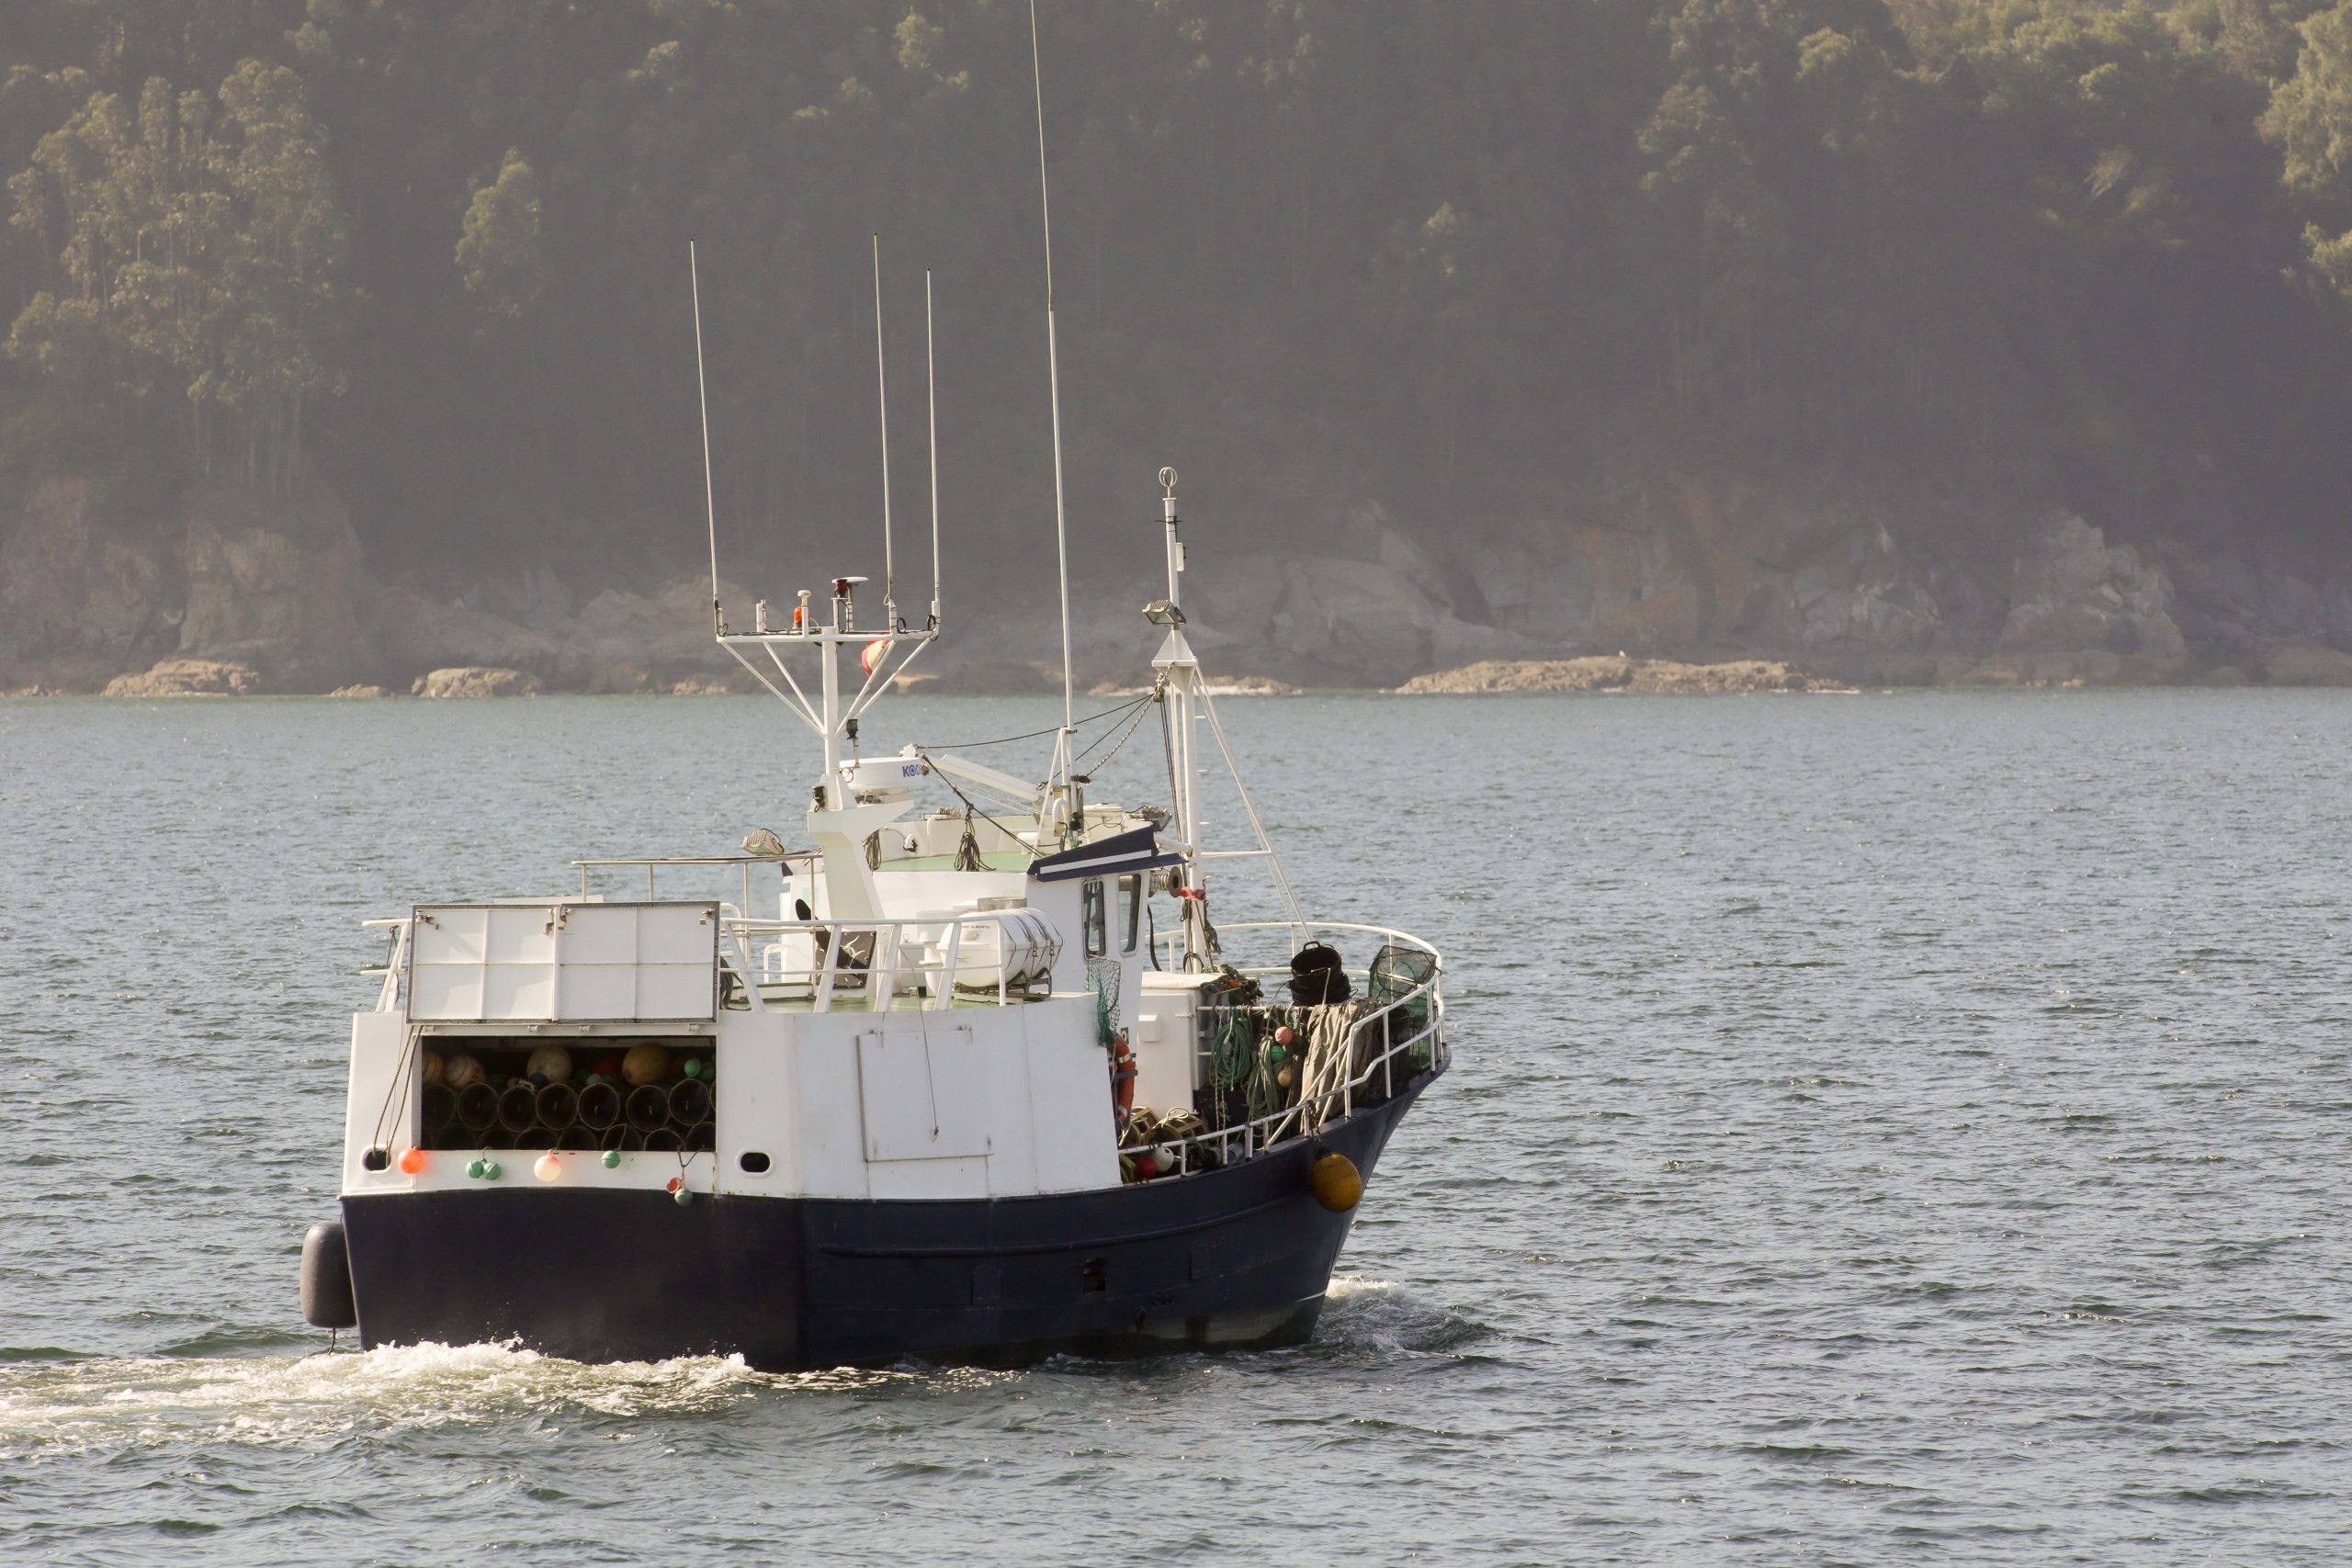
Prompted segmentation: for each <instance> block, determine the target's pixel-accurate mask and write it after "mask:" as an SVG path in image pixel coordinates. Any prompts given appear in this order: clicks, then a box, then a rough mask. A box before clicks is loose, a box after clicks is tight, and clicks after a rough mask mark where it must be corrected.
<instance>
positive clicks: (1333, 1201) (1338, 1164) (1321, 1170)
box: [1306, 1154, 1363, 1214]
mask: <svg viewBox="0 0 2352 1568" xmlns="http://www.w3.org/2000/svg"><path fill="white" fill-rule="evenodd" d="M1306 1182H1307V1185H1308V1186H1309V1187H1311V1188H1313V1189H1314V1190H1315V1201H1317V1202H1318V1203H1320V1204H1322V1205H1323V1206H1324V1207H1325V1208H1327V1209H1329V1210H1330V1211H1331V1212H1332V1213H1335V1214H1344V1213H1347V1212H1348V1211H1349V1210H1350V1209H1352V1208H1354V1207H1355V1206H1356V1205H1357V1204H1358V1203H1359V1202H1361V1201H1363V1173H1362V1172H1360V1171H1358V1170H1357V1169H1356V1162H1355V1161H1353V1160H1351V1159H1350V1158H1349V1157H1348V1156H1345V1155H1341V1154H1327V1155H1325V1156H1322V1157H1321V1158H1320V1159H1318V1160H1317V1161H1316V1162H1315V1163H1314V1165H1312V1166H1311V1167H1309V1168H1308V1169H1307V1172H1306Z"/></svg>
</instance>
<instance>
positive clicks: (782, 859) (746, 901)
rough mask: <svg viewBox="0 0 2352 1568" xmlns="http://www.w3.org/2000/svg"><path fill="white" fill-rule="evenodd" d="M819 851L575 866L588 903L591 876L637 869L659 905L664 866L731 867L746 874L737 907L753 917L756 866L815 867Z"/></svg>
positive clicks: (630, 858)
mask: <svg viewBox="0 0 2352 1568" xmlns="http://www.w3.org/2000/svg"><path fill="white" fill-rule="evenodd" d="M819 858H820V857H819V852H818V851H815V850H794V851H790V852H786V853H785V854H782V855H622V856H619V857H617V858H612V859H605V860H576V861H573V862H572V865H573V866H574V867H575V868H576V869H577V870H578V871H579V873H580V897H581V898H582V900H583V901H584V900H586V899H587V898H589V897H591V896H592V895H591V894H590V893H589V890H588V874H589V873H590V872H592V871H611V870H616V869H619V868H624V867H627V868H634V869H636V870H639V871H642V872H644V873H645V901H646V902H647V903H649V904H650V903H652V902H654V901H655V899H656V897H657V895H656V894H655V892H654V874H655V873H656V872H658V871H660V870H661V869H662V867H663V866H665V865H667V866H683V865H731V866H734V867H737V868H738V869H739V870H740V871H741V874H742V888H743V891H742V899H741V902H740V903H738V904H737V905H736V906H735V907H736V908H739V909H741V910H743V911H745V912H746V913H749V912H750V910H751V908H752V867H753V866H755V865H775V866H784V867H789V866H790V865H791V863H793V862H794V861H807V862H809V863H811V864H813V863H815V862H816V861H817V860H818V859H819Z"/></svg>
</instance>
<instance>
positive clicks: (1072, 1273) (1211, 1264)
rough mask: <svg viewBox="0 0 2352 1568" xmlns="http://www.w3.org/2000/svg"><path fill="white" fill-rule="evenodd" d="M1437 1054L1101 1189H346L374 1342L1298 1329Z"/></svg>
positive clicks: (1038, 1339)
mask: <svg viewBox="0 0 2352 1568" xmlns="http://www.w3.org/2000/svg"><path fill="white" fill-rule="evenodd" d="M1431 1077H1434V1075H1433V1074H1424V1075H1422V1076H1421V1077H1418V1078H1416V1079H1415V1080H1414V1081H1413V1082H1412V1083H1410V1084H1408V1085H1407V1086H1405V1087H1404V1088H1402V1089H1400V1090H1399V1091H1398V1092H1397V1095H1396V1096H1395V1097H1394V1098H1393V1099H1391V1100H1388V1101H1386V1102H1385V1104H1381V1105H1377V1106H1373V1107H1370V1108H1367V1109H1365V1110H1362V1111H1357V1112H1356V1113H1355V1114H1354V1115H1353V1116H1351V1117H1349V1118H1348V1119H1346V1120H1345V1121H1343V1122H1336V1123H1334V1124H1333V1125H1331V1126H1330V1127H1328V1128H1326V1129H1325V1130H1324V1132H1323V1134H1322V1135H1321V1137H1320V1138H1319V1139H1309V1138H1301V1139H1295V1140H1294V1141H1293V1142H1292V1143H1290V1144H1289V1145H1284V1146H1282V1147H1279V1148H1277V1149H1274V1150H1273V1151H1272V1152H1270V1153H1268V1154H1266V1155H1263V1156H1261V1157H1259V1158H1257V1159H1254V1160H1250V1161H1248V1162H1246V1163H1244V1164H1240V1165H1237V1166H1234V1167H1232V1168H1228V1169H1225V1170H1217V1171H1209V1172H1206V1173H1204V1174H1202V1175H1198V1176H1192V1177H1185V1178H1182V1179H1167V1180H1161V1181H1154V1182H1147V1183H1141V1184H1137V1185H1133V1186H1126V1187H1118V1188H1112V1189H1107V1190H1102V1191H1095V1192H1075V1193H1063V1194H1056V1195H1053V1196H1048V1197H1037V1198H1006V1199H993V1200H975V1201H844V1200H833V1199H796V1198H756V1197H739V1196H725V1197H717V1198H711V1197H698V1198H696V1199H695V1201H693V1202H691V1203H689V1204H686V1205H684V1206H683V1207H682V1206H680V1205H679V1204H677V1203H676V1202H674V1201H672V1200H671V1199H670V1198H669V1197H668V1196H667V1195H666V1194H664V1193H661V1192H636V1191H612V1190H590V1189H579V1188H571V1189H564V1188H534V1187H531V1186H527V1185H525V1184H520V1183H518V1184H516V1185H515V1186H513V1187H510V1188H502V1189H500V1190H495V1191H483V1190H480V1189H476V1190H468V1191H456V1192H428V1193H400V1194H382V1195H373V1196H360V1197H348V1198H345V1200H344V1201H343V1213H344V1225H345V1232H346V1234H347V1236H348V1239H349V1246H350V1255H351V1279H352V1286H353V1290H354V1292H355V1294H356V1299H357V1303H358V1310H359V1337H360V1341H361V1343H362V1344H364V1345H366V1346H368V1347H369V1348H374V1347H376V1346H379V1345H399V1344H415V1343H419V1342H423V1341H427V1340H430V1341H435V1342H438V1343H442V1344H451V1345H459V1344H473V1343H478V1342H481V1341H485V1340H509V1339H513V1340H519V1341H520V1342H521V1343H523V1344H525V1345H526V1346H529V1347H531V1348H534V1349H537V1350H540V1351H543V1352H545V1353H547V1354H549V1355H554V1356H562V1357H566V1358H569V1359H575V1360H582V1361H616V1360H660V1359H666V1358H669V1357H673V1356H699V1355H741V1356H742V1357H743V1358H744V1359H745V1360H747V1361H749V1362H750V1363H751V1364H752V1365H753V1366H756V1367H761V1368H764V1369H767V1370H770V1371H798V1370H802V1369H807V1368H812V1367H834V1366H854V1365H861V1364H873V1363H877V1362H888V1361H894V1360H898V1359H901V1358H904V1357H915V1358H921V1359H936V1360H952V1361H980V1362H992V1361H1010V1360H1020V1359H1032V1358H1035V1357H1036V1356H1039V1355H1045V1354H1050V1353H1052V1352H1055V1351H1058V1350H1074V1351H1078V1352H1080V1353H1081V1354H1097V1355H1114V1354H1132V1353H1136V1352H1149V1351H1165V1350H1168V1349H1171V1348H1183V1347H1186V1346H1209V1345H1216V1346H1250V1345H1270V1344H1283V1343H1294V1342H1296V1341H1298V1340H1301V1339H1304V1338H1306V1336H1307V1335H1308V1334H1309V1333H1310V1332H1311V1331H1312V1330H1313V1328H1314V1326H1315V1319H1316V1315H1317V1313H1319V1312H1320V1311H1321V1309H1322V1304H1323V1295H1324V1292H1325V1290H1326V1289H1327V1288H1328V1287H1329V1283H1330V1278H1331V1269H1332V1266H1333V1264H1334V1263H1335V1262H1336V1261H1337V1260H1338V1258H1339V1254H1340V1245H1341V1244H1342V1243H1343V1242H1344V1241H1346V1239H1347V1235H1348V1226H1349V1223H1350V1222H1351V1219H1352V1218H1353V1215H1352V1213H1345V1214H1335V1213H1329V1211H1327V1210H1325V1209H1324V1208H1323V1207H1322V1205H1320V1204H1319V1203H1317V1201H1315V1198H1314V1195H1313V1194H1312V1193H1311V1192H1310V1191H1309V1190H1308V1187H1307V1167H1308V1166H1309V1165H1310V1164H1311V1163H1312V1162H1313V1160H1314V1158H1315V1156H1316V1155H1317V1153H1318V1152H1320V1151H1321V1150H1322V1149H1327V1148H1328V1149H1332V1150H1336V1151H1338V1152H1339V1153H1340V1154H1343V1155H1346V1156H1348V1157H1349V1158H1350V1159H1351V1160H1353V1161H1354V1162H1355V1163H1356V1166H1357V1168H1359V1169H1360V1170H1362V1171H1363V1175H1364V1177H1365V1179H1366V1180H1367V1181H1369V1179H1370V1178H1371V1176H1372V1172H1373V1168H1374V1165H1375V1164H1376V1163H1377V1162H1378V1160H1379V1157H1380V1153H1381V1150H1382V1149H1383V1148H1384V1147H1385V1146H1386V1145H1387V1142H1388V1137H1389V1134H1391V1133H1392V1132H1393V1131H1394V1130H1395V1128H1396V1126H1397V1122H1398V1121H1399V1120H1401V1119H1402V1118H1403V1116H1404V1114H1405V1112H1406V1111H1407V1110H1408V1109H1409V1108H1410V1107H1411V1105H1412V1103H1413V1101H1414V1100H1416V1099H1417V1098H1418V1097H1419V1094H1420V1091H1421V1090H1422V1089H1425V1088H1426V1087H1428V1084H1429V1082H1430V1078H1431Z"/></svg>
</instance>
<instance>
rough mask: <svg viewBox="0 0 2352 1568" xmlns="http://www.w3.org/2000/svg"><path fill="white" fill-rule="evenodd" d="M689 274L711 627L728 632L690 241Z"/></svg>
mask: <svg viewBox="0 0 2352 1568" xmlns="http://www.w3.org/2000/svg"><path fill="white" fill-rule="evenodd" d="M686 276H687V278H688V279H689V280H690V281H691V285H692V287H693V289H694V297H695V396H696V397H697V398H699V399H700V400H701V401H702V505H703V512H704V513H705V514H706V515H707V518H708V520H709V523H710V629H711V631H712V632H713V633H714V634H716V635H717V636H719V637H725V636H726V635H727V616H726V614H725V613H724V612H723V611H721V610H720V609H719V607H718V499H717V494H716V492H715V491H713V490H712V488H711V481H710V382H709V381H708V380H707V378H705V376H704V374H703V367H702V265H701V263H700V262H699V261H698V260H697V259H696V258H695V243H694V242H693V241H692V240H688V241H687V242H686Z"/></svg>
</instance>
